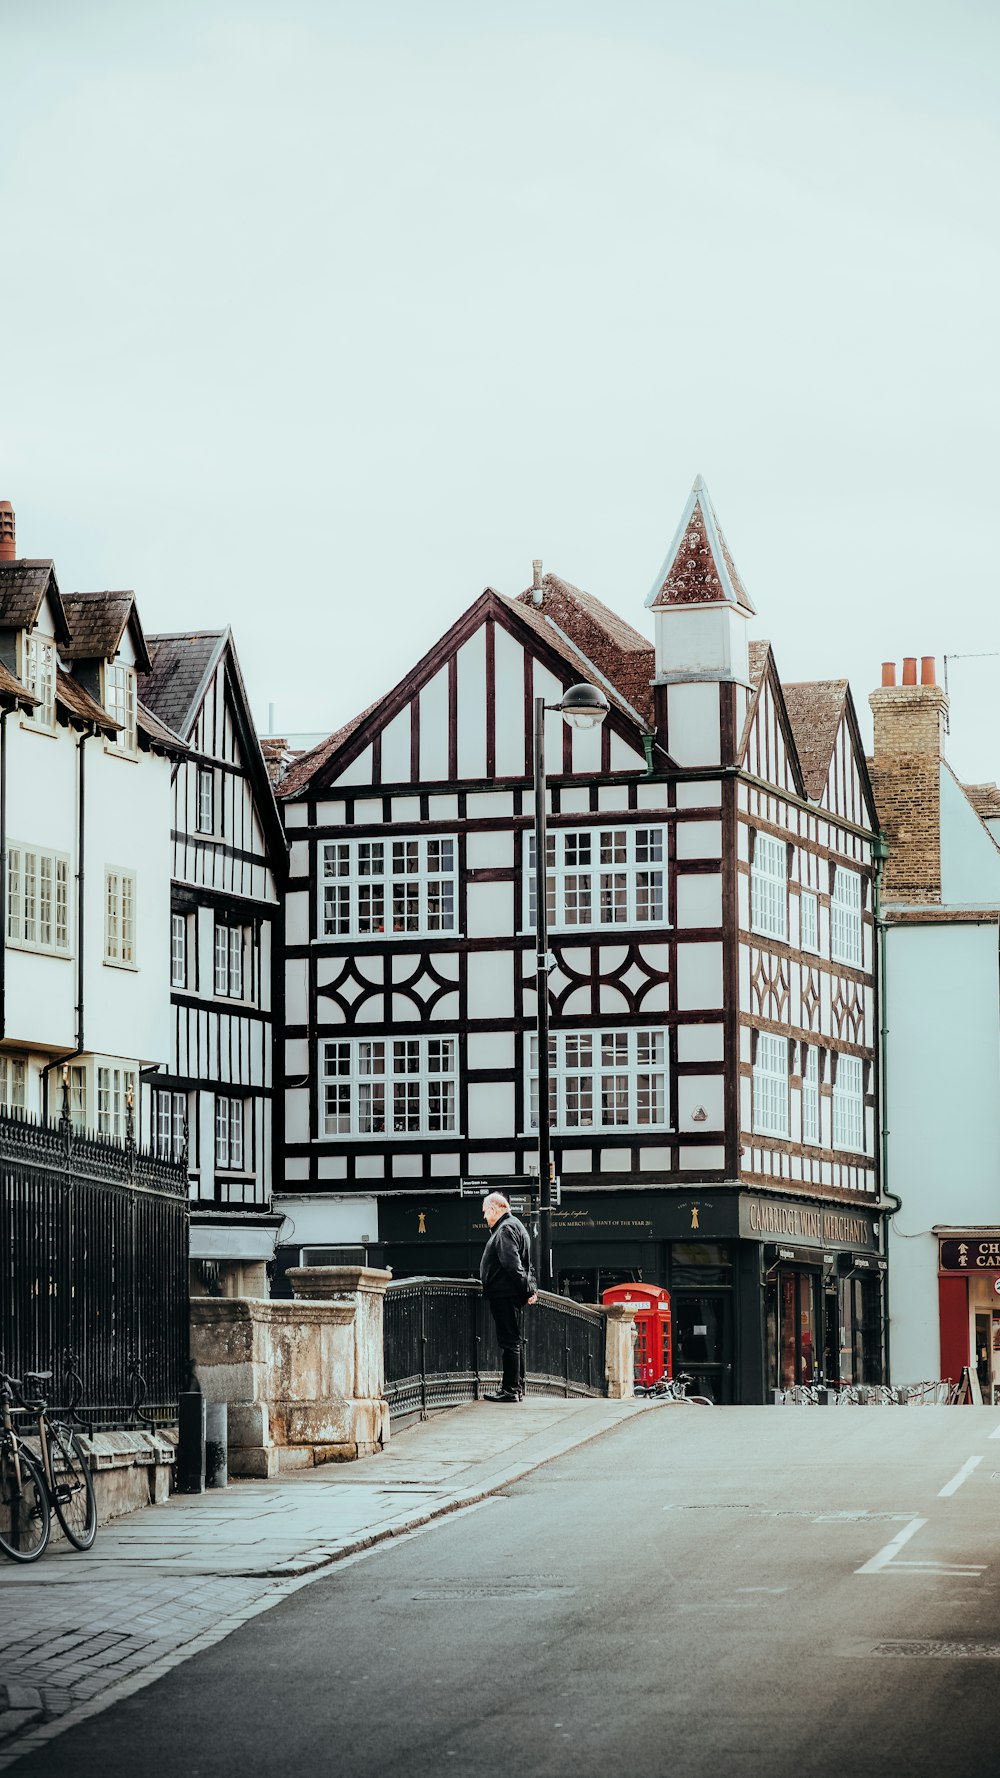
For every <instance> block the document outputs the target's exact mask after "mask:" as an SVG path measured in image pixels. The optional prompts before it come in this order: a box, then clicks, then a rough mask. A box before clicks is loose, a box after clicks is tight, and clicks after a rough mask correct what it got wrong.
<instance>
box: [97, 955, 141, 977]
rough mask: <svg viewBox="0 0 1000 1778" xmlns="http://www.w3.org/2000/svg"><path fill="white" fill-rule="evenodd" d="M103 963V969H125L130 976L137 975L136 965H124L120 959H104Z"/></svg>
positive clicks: (137, 966)
mask: <svg viewBox="0 0 1000 1778" xmlns="http://www.w3.org/2000/svg"><path fill="white" fill-rule="evenodd" d="M103 962H104V967H105V969H125V970H128V971H129V973H130V974H132V975H138V973H139V965H138V963H125V962H124V961H123V960H122V959H121V958H120V957H105V958H104V959H103Z"/></svg>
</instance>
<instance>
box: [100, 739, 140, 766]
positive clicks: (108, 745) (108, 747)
mask: <svg viewBox="0 0 1000 1778" xmlns="http://www.w3.org/2000/svg"><path fill="white" fill-rule="evenodd" d="M104 751H105V753H107V754H110V756H111V758H112V759H127V760H128V762H129V764H130V765H133V766H136V765H138V764H139V750H138V748H133V747H116V746H115V745H114V742H112V741H105V743H104Z"/></svg>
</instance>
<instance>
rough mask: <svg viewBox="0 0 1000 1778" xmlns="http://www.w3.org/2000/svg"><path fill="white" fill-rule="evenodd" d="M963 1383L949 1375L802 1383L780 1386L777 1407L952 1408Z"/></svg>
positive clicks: (775, 1395)
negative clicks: (906, 1380)
mask: <svg viewBox="0 0 1000 1778" xmlns="http://www.w3.org/2000/svg"><path fill="white" fill-rule="evenodd" d="M960 1392H961V1384H958V1383H952V1382H950V1381H949V1380H948V1379H947V1378H946V1379H944V1380H938V1381H936V1382H926V1383H901V1384H900V1385H899V1386H898V1387H893V1386H891V1385H890V1384H888V1383H800V1384H796V1385H793V1386H792V1387H791V1388H790V1389H776V1390H775V1392H774V1403H775V1406H776V1407H838V1408H844V1407H861V1408H869V1407H871V1408H889V1407H952V1406H953V1405H954V1404H955V1403H956V1402H957V1401H958V1399H959V1395H960Z"/></svg>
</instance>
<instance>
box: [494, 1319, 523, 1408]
mask: <svg viewBox="0 0 1000 1778" xmlns="http://www.w3.org/2000/svg"><path fill="white" fill-rule="evenodd" d="M489 1305H490V1314H491V1315H492V1317H493V1326H494V1327H495V1328H496V1332H497V1344H498V1346H499V1347H500V1350H501V1352H502V1353H503V1383H502V1385H501V1386H502V1388H504V1389H511V1390H520V1391H522V1392H523V1390H524V1310H523V1308H522V1306H521V1304H520V1303H515V1302H514V1300H513V1298H512V1297H509V1296H491V1297H490V1298H489Z"/></svg>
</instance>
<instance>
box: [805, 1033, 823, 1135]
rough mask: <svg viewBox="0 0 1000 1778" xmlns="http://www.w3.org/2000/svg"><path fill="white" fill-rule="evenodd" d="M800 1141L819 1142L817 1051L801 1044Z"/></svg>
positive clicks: (812, 1046) (812, 1047)
mask: <svg viewBox="0 0 1000 1778" xmlns="http://www.w3.org/2000/svg"><path fill="white" fill-rule="evenodd" d="M802 1048H803V1060H802V1140H803V1142H818V1141H819V1050H818V1049H816V1048H815V1046H814V1045H813V1044H803V1046H802Z"/></svg>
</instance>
